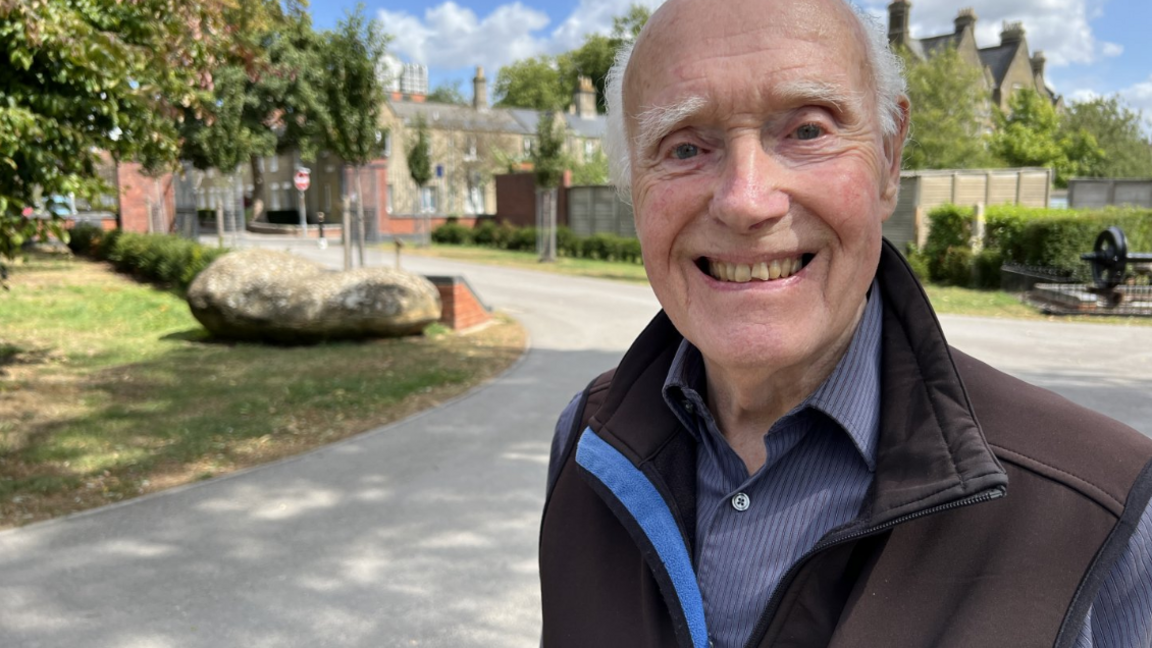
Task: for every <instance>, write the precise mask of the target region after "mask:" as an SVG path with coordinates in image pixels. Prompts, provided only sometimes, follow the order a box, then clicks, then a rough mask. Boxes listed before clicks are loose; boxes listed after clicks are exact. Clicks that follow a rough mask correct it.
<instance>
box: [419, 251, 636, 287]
mask: <svg viewBox="0 0 1152 648" xmlns="http://www.w3.org/2000/svg"><path fill="white" fill-rule="evenodd" d="M403 253H404V254H414V255H418V256H428V257H437V258H441V259H452V260H455V261H471V262H473V263H487V264H489V265H498V266H505V267H509V268H521V269H523V270H540V271H542V272H554V273H556V274H566V275H575V276H578V277H595V278H597V279H615V280H617V281H628V282H631V283H643V284H646V283H648V275H646V274H644V266H642V265H640V264H638V263H620V262H616V261H595V260H592V259H571V258H567V257H560V258H558V259H557V260H556V261H555V262H554V263H541V262H540V260H539V259H540V257H539V256H537V254H536V253H535V252H512V251H509V250H497V249H495V248H486V247H476V246H472V245H433V246H432V247H430V248H418V247H414V246H413V247H406V248H404V252H403Z"/></svg>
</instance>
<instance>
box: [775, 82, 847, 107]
mask: <svg viewBox="0 0 1152 648" xmlns="http://www.w3.org/2000/svg"><path fill="white" fill-rule="evenodd" d="M771 93H772V97H773V99H774V100H775V101H776V102H779V103H783V104H791V105H803V104H808V103H824V104H829V105H831V106H832V107H834V108H836V109H837V110H840V111H844V110H848V111H852V112H859V111H860V109H861V108H862V107H863V104H864V100H863V95H862V94H861V93H859V92H854V93H845V92H844V91H843V90H841V89H840V88H839V87H838V86H836V85H833V84H831V83H825V82H823V81H814V80H811V79H802V80H797V81H784V82H782V83H780V84H777V85H776V86H774V87H773V88H772V90H771Z"/></svg>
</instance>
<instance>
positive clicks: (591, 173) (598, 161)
mask: <svg viewBox="0 0 1152 648" xmlns="http://www.w3.org/2000/svg"><path fill="white" fill-rule="evenodd" d="M572 184H574V185H602V184H608V156H607V155H604V151H596V153H595V154H594V155H592V156H591V157H589V158H588V159H586V160H584V162H583V163H582V164H573V165H572Z"/></svg>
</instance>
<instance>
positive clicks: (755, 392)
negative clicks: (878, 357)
mask: <svg viewBox="0 0 1152 648" xmlns="http://www.w3.org/2000/svg"><path fill="white" fill-rule="evenodd" d="M865 304H866V301H865V302H863V303H861V305H860V309H859V310H858V311H857V313H856V317H855V318H854V319H853V322H852V325H851V326H848V327H845V330H844V332H843V333H842V334H841V335H840V337H839V338H837V339H836V341H835V342H834V343H833V344H830V345H829V346H828V349H827V350H826V352H825V353H823V354H821V355H820V356H819V357H818V358H817V359H816V360H815V361H812V360H809V361H808V362H804V363H801V364H798V365H793V366H778V367H763V366H757V367H736V368H732V367H722V366H719V365H718V364H716V363H713V362H710V361H709V360H708V358H707V357H706V356H705V357H704V369H705V375H706V377H707V384H708V408H709V409H710V410H711V412H712V414H713V416H714V417H715V418H716V425H717V426H718V427H719V429H720V432H721V433H722V434H723V435H724V438H725V439H726V440H727V441H728V444H729V445H730V446H731V447H732V450H733V451H735V452H736V454H737V456H739V457H740V459H742V460H743V461H744V465H745V467H746V468H747V469H748V474H749V475H751V474H753V473H755V472H756V471H757V470H759V469H760V467H761V466H763V465H764V462H765V461H766V459H767V457H766V451H765V449H764V434H765V433H767V432H768V430H769V429H771V428H772V426H773V425H774V424H775V423H776V421H778V420H780V419H781V418H782V417H783V416H784V415H785V414H787V413H788V412H790V411H792V409H794V408H795V407H796V406H797V405H800V404H801V403H803V402H804V401H805V400H806V399H807V398H808V397H809V396H811V395H812V394H813V393H814V392H815V391H816V390H817V389H819V387H820V385H821V384H823V383H824V381H825V380H827V379H828V376H829V375H831V374H832V372H833V371H834V370H835V369H836V365H837V364H838V363H839V362H840V359H841V358H843V357H844V354H845V353H847V351H848V347H849V346H850V345H851V343H852V337H853V335H855V333H856V328H857V326H859V324H860V318H861V316H862V315H863V313H864V306H865Z"/></svg>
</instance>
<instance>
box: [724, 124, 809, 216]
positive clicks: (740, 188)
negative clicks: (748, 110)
mask: <svg viewBox="0 0 1152 648" xmlns="http://www.w3.org/2000/svg"><path fill="white" fill-rule="evenodd" d="M784 176H785V169H784V168H783V167H782V166H781V164H780V162H779V161H778V160H777V159H775V157H774V156H773V155H772V154H771V153H770V152H768V151H765V150H764V146H763V144H762V143H761V141H760V139H759V138H757V137H751V136H749V137H743V138H740V139H737V140H733V141H732V142H731V143H730V144H729V147H728V154H727V155H725V157H724V162H723V167H722V169H721V173H720V177H719V178H718V180H717V185H716V190H715V192H714V193H713V195H712V205H711V211H712V215H713V217H715V218H716V219H717V220H718V221H720V222H722V223H724V224H725V225H727V226H728V227H731V228H733V229H735V230H737V231H741V232H743V231H751V230H755V229H757V228H759V227H761V226H763V225H766V224H768V223H770V222H772V221H773V220H776V219H779V218H782V217H783V216H784V215H785V214H787V213H788V209H789V207H790V203H791V199H790V198H789V196H788V193H787V192H786V191H785V190H784V189H783V187H782V183H783V181H784Z"/></svg>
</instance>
